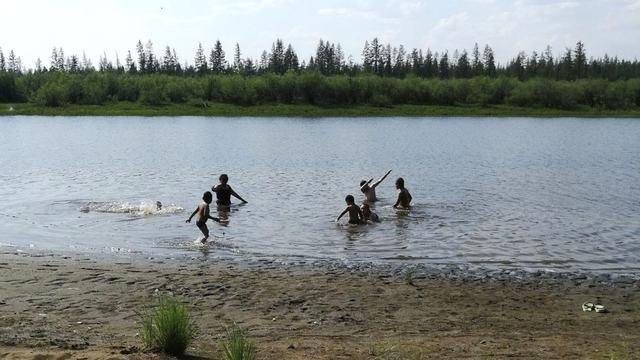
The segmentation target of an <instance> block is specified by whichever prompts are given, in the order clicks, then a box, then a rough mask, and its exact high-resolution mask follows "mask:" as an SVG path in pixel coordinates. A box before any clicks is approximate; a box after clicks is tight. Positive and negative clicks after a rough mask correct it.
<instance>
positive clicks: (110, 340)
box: [0, 254, 640, 360]
mask: <svg viewBox="0 0 640 360" xmlns="http://www.w3.org/2000/svg"><path fill="white" fill-rule="evenodd" d="M402 265H404V266H398V265H396V264H387V265H385V264H366V263H354V264H350V263H346V264H345V263H340V262H334V261H316V260H314V261H311V262H308V261H307V260H304V259H286V260H283V259H277V260H274V259H248V258H240V259H234V258H228V259H209V260H207V261H176V260H175V259H147V260H146V261H142V260H141V259H134V258H128V259H127V258H111V259H105V258H91V257H86V256H66V255H65V256H50V255H37V256H30V255H26V254H22V255H15V254H0V279H1V280H0V358H2V359H18V360H22V359H29V360H32V359H49V358H50V359H59V358H60V359H62V358H64V359H90V360H93V359H109V360H112V359H147V358H157V356H156V355H153V354H148V353H145V352H144V351H142V349H141V347H142V342H141V340H140V337H139V333H140V331H141V329H140V325H139V323H138V320H139V319H138V317H137V315H136V312H139V311H140V310H141V309H142V308H144V306H145V305H148V304H149V303H151V302H153V300H154V298H155V297H156V296H157V295H158V294H165V293H170V294H173V295H174V296H176V297H178V298H180V299H181V300H182V301H184V302H185V303H188V304H189V305H190V306H191V308H192V311H193V314H194V317H195V318H196V322H197V324H198V326H199V327H200V332H199V334H198V337H197V338H196V341H195V342H194V344H193V346H192V347H191V348H190V349H189V351H188V353H189V354H190V355H192V356H197V357H198V358H200V359H214V358H216V354H218V352H219V350H220V342H221V341H222V338H223V333H224V326H225V325H227V324H229V323H230V321H232V320H236V321H238V323H239V324H240V325H241V326H242V327H243V328H245V329H246V330H247V332H248V334H249V336H250V337H251V338H253V339H254V340H255V342H256V346H257V347H258V349H259V358H260V359H337V358H351V359H422V358H429V357H432V358H451V359H458V358H472V359H475V358H477V359H484V358H488V357H490V358H507V357H508V358H522V359H554V358H556V359H585V358H586V359H589V358H593V359H601V358H603V357H604V358H607V356H609V357H614V358H621V359H627V358H639V357H640V349H639V348H638V345H637V344H639V343H640V287H639V286H640V282H639V281H638V280H637V279H635V278H632V277H629V276H610V275H606V274H583V273H564V272H540V271H539V272H525V271H523V270H517V269H515V270H511V269H504V270H474V269H466V268H464V267H460V266H441V267H431V266H425V265H413V266H406V264H402ZM408 273H409V274H410V275H407V274H408ZM584 301H592V302H598V303H602V304H603V305H605V307H606V308H607V310H608V312H607V313H604V314H596V313H593V312H583V311H582V309H581V304H582V303H583V302H584ZM38 356H41V357H38Z"/></svg>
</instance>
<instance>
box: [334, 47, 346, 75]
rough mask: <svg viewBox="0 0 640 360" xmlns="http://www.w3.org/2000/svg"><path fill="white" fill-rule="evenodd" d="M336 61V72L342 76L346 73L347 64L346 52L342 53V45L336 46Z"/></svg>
mask: <svg viewBox="0 0 640 360" xmlns="http://www.w3.org/2000/svg"><path fill="white" fill-rule="evenodd" d="M334 60H335V64H334V65H333V68H334V69H335V72H336V73H337V74H341V73H342V72H343V71H344V68H345V62H344V51H342V46H341V45H340V43H338V45H337V46H336V52H335V57H334Z"/></svg>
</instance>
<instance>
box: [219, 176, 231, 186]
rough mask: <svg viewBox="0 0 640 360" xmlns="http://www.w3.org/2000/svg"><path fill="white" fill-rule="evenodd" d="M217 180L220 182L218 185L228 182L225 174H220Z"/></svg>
mask: <svg viewBox="0 0 640 360" xmlns="http://www.w3.org/2000/svg"><path fill="white" fill-rule="evenodd" d="M218 180H220V184H222V185H225V184H226V183H228V182H229V177H228V176H227V174H222V175H220V178H219V179H218Z"/></svg>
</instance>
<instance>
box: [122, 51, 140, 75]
mask: <svg viewBox="0 0 640 360" xmlns="http://www.w3.org/2000/svg"><path fill="white" fill-rule="evenodd" d="M124 67H125V70H126V71H127V72H128V73H131V74H135V73H136V72H137V70H138V69H137V68H136V63H135V62H134V61H133V57H132V56H131V50H129V51H128V52H127V57H126V58H125V59H124Z"/></svg>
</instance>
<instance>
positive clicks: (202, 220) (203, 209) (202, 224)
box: [187, 191, 220, 243]
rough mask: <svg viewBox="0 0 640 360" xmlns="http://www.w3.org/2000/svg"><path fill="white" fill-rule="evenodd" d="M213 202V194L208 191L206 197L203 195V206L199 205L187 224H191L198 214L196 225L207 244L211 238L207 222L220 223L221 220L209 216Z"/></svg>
mask: <svg viewBox="0 0 640 360" xmlns="http://www.w3.org/2000/svg"><path fill="white" fill-rule="evenodd" d="M212 200H213V194H211V193H210V192H209V191H206V192H205V193H204V195H202V204H200V205H198V207H197V208H196V210H195V211H194V212H193V213H192V214H191V216H189V218H188V219H187V222H188V223H190V222H191V218H193V216H194V215H195V214H198V220H197V221H196V225H197V226H198V228H199V229H200V231H202V234H203V235H204V239H202V242H203V243H205V242H206V241H207V239H208V238H209V228H208V227H207V220H209V219H211V220H213V221H217V222H220V219H218V218H216V217H213V216H210V215H209V204H211V201H212Z"/></svg>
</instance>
